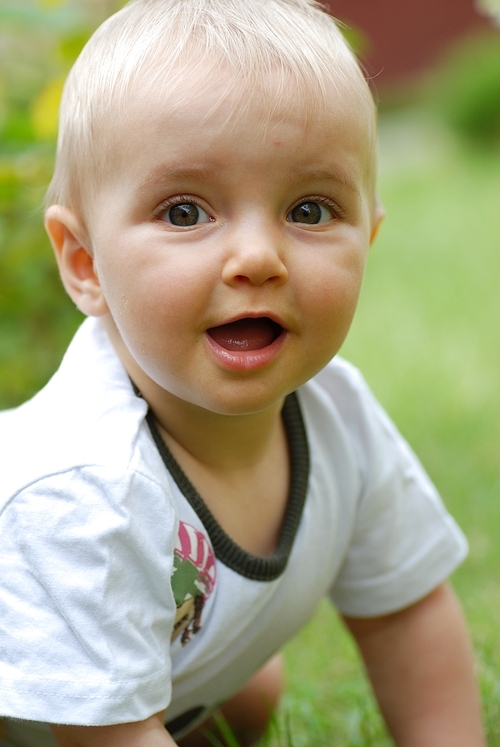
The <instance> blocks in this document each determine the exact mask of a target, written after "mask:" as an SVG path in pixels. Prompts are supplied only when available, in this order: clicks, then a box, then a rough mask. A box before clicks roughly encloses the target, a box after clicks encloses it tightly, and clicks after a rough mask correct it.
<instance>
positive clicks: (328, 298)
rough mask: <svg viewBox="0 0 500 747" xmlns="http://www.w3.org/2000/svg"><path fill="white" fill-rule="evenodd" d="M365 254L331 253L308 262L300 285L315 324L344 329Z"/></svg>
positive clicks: (352, 308) (353, 305) (356, 293)
mask: <svg viewBox="0 0 500 747" xmlns="http://www.w3.org/2000/svg"><path fill="white" fill-rule="evenodd" d="M365 256H366V254H365V252H354V251H353V252H350V253H346V254H344V253H338V254H335V253H332V254H330V255H329V256H327V257H325V258H323V261H321V262H318V263H314V262H313V263H311V265H310V267H309V271H308V276H307V278H304V281H305V282H304V284H303V288H304V289H307V291H306V292H307V295H308V303H309V304H310V308H311V311H312V315H313V316H314V317H316V320H317V323H319V322H321V321H322V322H323V323H324V324H325V325H326V326H327V327H328V328H329V329H331V328H332V327H334V328H338V331H339V332H340V331H341V330H342V329H343V328H344V327H346V325H347V328H348V326H349V324H350V322H351V320H352V317H353V315H354V312H355V310H356V306H357V303H358V299H359V294H360V291H361V285H362V281H363V273H364V266H365Z"/></svg>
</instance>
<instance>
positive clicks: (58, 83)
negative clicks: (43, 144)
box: [31, 77, 65, 140]
mask: <svg viewBox="0 0 500 747" xmlns="http://www.w3.org/2000/svg"><path fill="white" fill-rule="evenodd" d="M64 80H65V79H64V77H59V78H56V79H55V80H51V81H49V82H48V83H47V85H46V86H45V88H43V89H42V91H40V93H39V94H38V96H37V97H36V99H35V100H34V101H33V104H32V106H31V124H32V127H33V132H34V133H35V136H36V137H37V138H38V139H40V140H55V138H56V136H57V115H58V111H59V102H60V100H61V94H62V89H63V85H64Z"/></svg>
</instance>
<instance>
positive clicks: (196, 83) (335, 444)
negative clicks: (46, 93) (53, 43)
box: [0, 0, 484, 747]
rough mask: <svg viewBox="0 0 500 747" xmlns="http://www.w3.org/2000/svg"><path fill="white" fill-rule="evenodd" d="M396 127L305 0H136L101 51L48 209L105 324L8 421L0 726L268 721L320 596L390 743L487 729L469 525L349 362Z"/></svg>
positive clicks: (458, 741)
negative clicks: (472, 627) (458, 576)
mask: <svg viewBox="0 0 500 747" xmlns="http://www.w3.org/2000/svg"><path fill="white" fill-rule="evenodd" d="M375 138H376V133H375V112H374V105H373V101H372V98H371V96H370V93H369V90H368V87H367V84H366V82H365V80H364V78H363V75H362V73H361V72H360V69H359V67H358V65H357V63H356V61H355V58H354V57H353V55H352V53H351V52H350V50H349V49H348V47H347V45H346V43H345V42H344V40H343V38H342V35H341V34H340V32H339V30H338V28H337V26H336V25H335V23H334V21H333V20H332V19H331V17H330V16H328V15H327V14H326V13H325V12H323V11H322V10H321V8H319V7H318V6H317V5H316V4H315V3H314V2H313V0H133V2H131V3H130V4H129V5H127V6H126V7H125V8H124V9H123V10H122V11H120V12H119V13H117V14H116V15H115V16H113V17H112V18H110V19H109V20H108V21H107V22H106V23H105V24H104V25H103V26H102V27H101V28H100V29H99V30H98V31H97V32H96V34H95V35H94V36H93V37H92V39H91V40H90V41H89V43H88V44H87V46H86V48H85V49H84V51H83V52H82V54H81V56H80V58H79V60H78V61H77V62H76V64H75V66H74V68H73V70H72V71H71V73H70V75H69V78H68V81H67V85H66V88H65V92H64V96H63V101H62V106H61V121H60V137H59V144H58V153H57V161H56V168H55V173H54V178H53V181H52V183H51V186H50V189H49V193H48V203H47V204H48V207H47V211H46V227H47V231H48V233H49V236H50V238H51V241H52V244H53V246H54V250H55V253H56V256H57V261H58V264H59V268H60V273H61V277H62V280H63V283H64V285H65V288H66V290H67V292H68V293H69V295H70V296H71V298H72V299H73V301H74V302H75V303H76V304H77V306H78V307H79V308H80V309H81V310H82V311H83V313H84V314H86V315H87V316H88V317H89V318H88V319H87V320H86V321H85V322H84V323H83V325H82V326H81V328H80V330H79V331H78V332H77V334H76V336H75V338H74V340H73V341H72V343H71V345H70V347H69V349H68V351H67V353H66V356H65V358H64V360H63V362H62V364H61V367H60V369H59V371H58V372H57V373H56V374H55V376H54V377H53V378H52V380H51V381H50V382H49V383H48V384H47V386H46V387H45V388H44V389H43V390H42V391H41V392H40V393H39V394H38V395H36V396H35V397H34V398H33V399H32V400H31V401H30V402H28V403H26V404H25V405H23V406H22V407H20V408H18V409H16V410H12V411H8V412H6V413H4V414H3V415H2V417H1V418H0V450H1V453H2V465H3V466H2V480H1V487H0V530H1V536H2V545H1V550H0V558H1V567H2V578H1V581H0V604H1V618H0V619H1V624H0V651H1V661H0V691H1V693H2V695H1V699H0V716H2V717H3V719H4V721H3V725H4V732H5V737H4V739H5V741H4V744H6V745H22V746H24V747H29V745H36V747H48V746H50V745H52V746H53V745H59V746H60V747H101V745H102V746H105V747H168V745H174V744H179V745H183V747H196V746H197V745H206V744H208V743H209V742H208V741H207V738H206V736H205V733H206V729H208V728H210V724H211V714H213V713H214V711H215V710H216V709H221V710H222V712H223V714H224V715H225V717H226V719H227V720H228V722H229V723H230V725H231V726H232V728H233V730H234V731H235V732H236V734H237V735H238V738H239V739H240V740H241V744H251V743H252V742H253V741H255V739H257V738H258V737H259V736H260V735H261V734H262V732H263V731H264V730H265V728H266V724H267V723H268V720H269V715H270V710H271V709H272V707H273V706H274V705H276V703H277V702H278V700H279V695H280V692H281V688H282V671H281V660H280V658H279V655H277V652H278V651H279V649H280V647H281V646H282V645H283V644H284V643H285V642H286V641H288V640H289V639H290V638H291V637H292V636H293V635H294V633H295V632H296V631H297V630H298V629H299V628H300V627H301V626H302V625H303V624H304V623H305V622H306V621H307V620H308V619H309V618H310V617H311V616H312V615H313V613H314V610H315V608H316V606H317V604H318V603H319V601H320V600H321V599H322V598H324V597H325V596H327V597H329V598H330V599H331V601H332V603H333V604H334V605H335V606H336V608H337V609H338V610H339V612H340V614H341V615H342V616H343V619H344V621H345V624H346V626H347V628H348V629H349V630H350V631H351V633H352V635H353V636H354V638H355V640H356V643H357V645H358V647H359V649H360V652H361V655H362V657H363V659H364V663H365V665H366V669H367V672H368V676H369V678H370V680H371V683H372V685H373V688H374V691H375V694H376V697H377V699H378V702H379V704H380V708H381V711H382V713H383V716H384V718H385V720H386V722H387V725H388V728H389V730H390V732H391V734H392V735H393V737H394V740H395V742H396V744H397V745H400V747H403V746H404V747H479V746H480V745H483V744H484V742H483V737H482V731H481V725H480V715H479V711H480V709H479V705H478V696H477V693H476V686H475V682H474V673H473V670H474V665H473V656H472V653H471V649H470V644H469V641H468V636H467V633H466V631H465V627H464V623H463V619H462V615H461V612H460V609H459V606H458V604H457V602H456V600H455V598H454V596H453V593H452V592H451V590H450V588H449V587H448V586H447V585H446V578H447V577H448V575H449V574H450V573H451V572H452V571H453V570H454V569H455V568H456V566H457V565H458V564H459V563H460V562H461V561H462V559H463V558H464V556H465V554H466V543H465V540H464V538H463V536H462V534H461V532H460V530H459V529H458V528H457V526H456V525H455V523H454V522H453V520H452V519H451V517H450V516H449V515H448V514H447V513H446V511H445V509H444V507H443V505H442V503H441V501H440V499H439V497H438V496H437V494H436V492H435V490H434V488H433V486H432V485H431V484H430V481H429V480H428V478H427V477H426V475H425V473H424V472H423V470H422V468H421V466H420V465H419V463H418V461H417V459H416V458H415V456H414V455H413V454H412V452H411V450H410V449H409V448H408V446H407V445H406V443H405V442H404V441H403V439H402V438H401V436H400V435H399V434H398V433H397V431H396V430H395V428H394V426H393V425H392V424H391V422H390V421H389V419H388V418H387V416H386V415H385V414H384V412H383V411H382V410H381V408H380V406H379V405H378V404H377V403H376V402H375V400H374V399H373V397H372V395H371V394H370V392H369V391H368V389H367V387H366V385H365V383H364V382H363V380H362V378H361V376H360V375H359V373H358V372H357V371H356V370H355V369H353V367H352V366H350V365H349V364H348V363H346V362H344V361H342V360H340V359H338V358H336V357H335V356H336V354H337V352H338V351H339V349H340V347H341V345H342V342H343V341H344V338H345V336H346V334H347V332H348V330H349V326H350V324H351V321H352V318H353V315H354V312H355V309H356V305H357V301H358V296H359V292H360V288H361V283H362V278H363V271H364V267H365V263H366V258H367V254H368V250H369V247H370V245H371V243H372V242H373V240H374V238H375V236H376V234H377V229H378V227H379V224H380V221H381V219H382V214H383V211H382V209H381V206H380V204H379V202H378V201H377V197H376V192H375ZM328 655H331V656H332V657H334V656H335V654H334V648H333V647H332V652H331V654H329V653H328V652H326V651H325V656H328Z"/></svg>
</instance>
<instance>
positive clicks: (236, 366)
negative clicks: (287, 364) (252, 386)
mask: <svg viewBox="0 0 500 747" xmlns="http://www.w3.org/2000/svg"><path fill="white" fill-rule="evenodd" d="M287 337H288V334H287V333H286V332H285V331H283V332H282V333H281V334H280V335H279V337H277V338H276V339H275V340H274V341H273V342H272V343H271V344H270V345H266V347H265V348H259V349H258V350H241V351H240V350H226V348H223V347H222V346H221V345H219V344H218V343H217V342H215V340H214V339H213V337H210V335H208V334H207V335H205V338H206V340H207V343H208V346H209V348H210V349H211V351H212V353H213V354H214V355H215V357H216V358H217V361H218V362H219V363H220V364H222V366H223V367H224V368H226V369H228V370H230V371H257V370H258V369H259V368H264V367H265V366H268V365H269V364H270V363H272V362H273V361H274V360H275V358H277V357H278V355H279V353H280V351H281V348H282V347H283V345H284V344H285V341H286V339H287Z"/></svg>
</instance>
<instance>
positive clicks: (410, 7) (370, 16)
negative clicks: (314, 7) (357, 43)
mask: <svg viewBox="0 0 500 747" xmlns="http://www.w3.org/2000/svg"><path fill="white" fill-rule="evenodd" d="M326 5H327V7H328V6H329V8H330V12H331V13H332V15H334V16H335V17H336V18H339V19H340V20H342V21H344V22H345V23H346V24H347V25H348V26H349V25H352V26H353V27H354V28H356V29H358V30H359V31H361V32H362V34H363V36H364V37H365V40H366V42H367V43H366V45H365V47H364V49H363V50H362V55H361V58H362V61H363V62H364V64H365V67H366V70H367V73H368V74H369V75H370V76H371V77H374V78H375V81H376V85H377V87H379V86H380V87H385V86H386V85H390V84H396V83H403V82H404V81H405V80H408V79H409V78H410V77H415V76H416V75H418V73H419V72H421V71H423V70H426V69H428V68H430V67H432V65H433V63H435V62H436V61H437V60H438V59H439V57H440V55H441V54H442V53H443V51H444V50H445V49H446V47H447V46H449V45H450V44H451V43H452V42H453V41H456V40H458V39H459V38H460V37H463V36H465V35H467V34H469V33H473V32H474V31H479V30H481V29H487V28H489V27H490V26H489V22H488V21H487V20H486V19H485V18H484V17H483V16H481V15H480V14H479V13H478V12H477V11H476V9H475V7H474V3H473V0H326Z"/></svg>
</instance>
